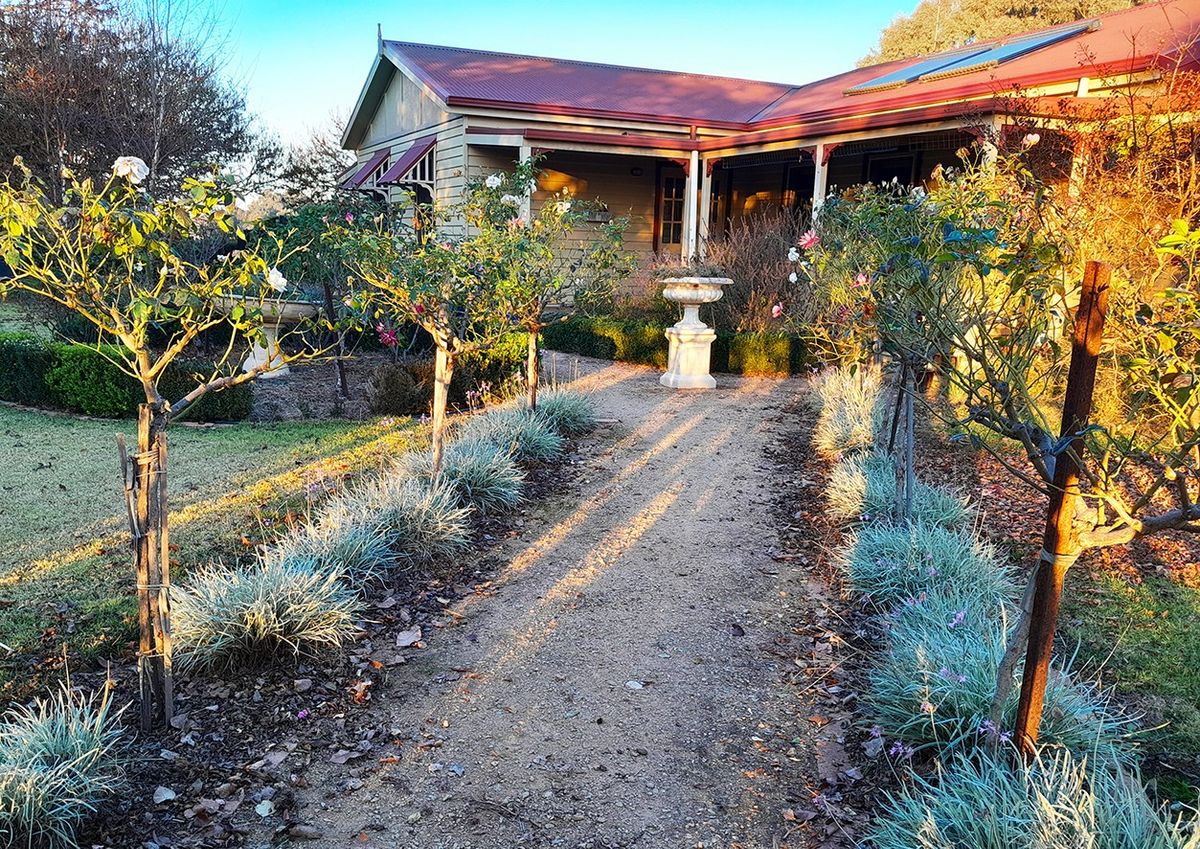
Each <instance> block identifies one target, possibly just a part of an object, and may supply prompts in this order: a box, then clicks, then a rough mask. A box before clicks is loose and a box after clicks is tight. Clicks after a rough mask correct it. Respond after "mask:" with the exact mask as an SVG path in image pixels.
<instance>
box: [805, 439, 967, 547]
mask: <svg viewBox="0 0 1200 849" xmlns="http://www.w3.org/2000/svg"><path fill="white" fill-rule="evenodd" d="M825 494H826V497H827V498H828V499H829V513H830V515H831V516H833V517H834V518H835V519H839V520H841V521H857V520H860V519H862V520H870V519H881V520H890V519H891V518H893V514H894V512H895V501H896V465H895V463H894V462H893V461H892V459H891V458H890V457H888V456H887V455H886V454H881V453H879V452H871V453H869V454H862V455H858V456H853V457H843V458H842V459H841V460H839V461H838V462H837V463H835V464H834V466H833V468H832V469H830V471H829V484H828V486H827V487H826V489H825ZM969 515H970V511H969V509H968V507H967V504H966V502H965V501H964V500H963V499H962V498H961V497H960V496H958V495H955V494H954V493H951V492H947V491H945V490H943V489H940V488H938V487H932V486H929V485H927V484H925V483H924V482H923V481H921V480H920V479H918V480H917V483H916V488H915V489H914V490H913V500H912V516H913V519H915V520H921V521H924V522H925V523H927V524H932V525H942V526H944V527H951V528H952V527H956V526H959V525H961V524H962V523H963V522H965V521H966V519H967V517H968V516H969Z"/></svg>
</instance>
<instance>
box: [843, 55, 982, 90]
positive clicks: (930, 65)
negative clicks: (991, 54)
mask: <svg viewBox="0 0 1200 849" xmlns="http://www.w3.org/2000/svg"><path fill="white" fill-rule="evenodd" d="M990 49H991V48H990V47H988V46H986V45H985V46H983V47H966V48H963V49H961V50H951V51H949V52H947V53H938V54H937V55H936V56H929V57H926V58H925V59H922V60H921V61H920V62H917V63H916V64H913V65H906V66H904V67H903V68H900V69H898V70H895V71H892V72H891V73H890V74H884V75H883V76H882V77H875V78H874V79H870V80H867V81H866V82H862V83H859V84H858V85H856V86H851V87H850V88H848V89H846V92H845V93H846V94H867V93H868V92H872V91H885V90H887V89H889V88H899V87H900V86H902V85H905V84H906V83H911V82H914V81H915V80H917V79H919V78H920V77H921V75H922V74H931V73H934V72H936V71H939V70H941V69H942V68H945V67H946V66H947V65H954V64H957V63H958V62H963V61H967V60H970V59H972V58H973V57H975V56H978V55H980V54H981V53H987V52H988V51H989V50H990Z"/></svg>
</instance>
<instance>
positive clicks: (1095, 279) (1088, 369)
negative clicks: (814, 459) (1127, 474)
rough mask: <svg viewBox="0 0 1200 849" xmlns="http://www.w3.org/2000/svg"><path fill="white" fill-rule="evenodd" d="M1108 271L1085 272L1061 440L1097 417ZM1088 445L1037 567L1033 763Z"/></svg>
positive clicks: (1065, 472)
mask: <svg viewBox="0 0 1200 849" xmlns="http://www.w3.org/2000/svg"><path fill="white" fill-rule="evenodd" d="M1108 278H1109V268H1108V266H1107V265H1106V264H1104V263H1099V262H1094V261H1089V262H1088V264H1087V267H1086V270H1085V271H1084V277H1083V289H1082V291H1081V293H1080V297H1079V309H1078V311H1077V312H1076V314H1075V336H1074V340H1073V344H1072V346H1071V368H1070V371H1069V372H1068V374H1067V389H1066V396H1065V398H1064V399H1063V415H1062V427H1061V428H1060V431H1059V435H1060V437H1066V436H1069V435H1071V434H1078V433H1080V432H1081V431H1082V430H1083V428H1084V427H1086V426H1087V422H1088V418H1089V417H1090V416H1091V412H1092V393H1093V391H1094V389H1095V386H1096V364H1097V361H1098V360H1099V357H1100V343H1101V341H1102V339H1103V337H1104V319H1105V314H1106V312H1107V310H1108ZM1083 451H1084V440H1083V438H1082V437H1079V436H1077V437H1076V438H1075V439H1074V440H1072V442H1071V446H1070V448H1069V449H1068V450H1065V451H1063V452H1062V453H1061V454H1059V455H1058V457H1057V458H1056V461H1055V464H1054V483H1053V486H1052V487H1051V490H1050V506H1049V509H1048V510H1047V513H1046V531H1045V534H1044V536H1043V538H1042V554H1041V558H1040V559H1039V561H1038V568H1037V575H1036V578H1035V586H1034V591H1033V605H1032V608H1031V614H1030V617H1029V646H1028V648H1027V649H1026V652H1025V670H1024V674H1023V675H1022V678H1021V698H1020V701H1019V702H1018V703H1017V721H1016V726H1015V728H1014V730H1013V736H1014V737H1015V738H1016V742H1017V745H1018V747H1019V748H1020V750H1021V753H1022V754H1023V755H1025V756H1026V757H1032V756H1033V755H1034V754H1035V753H1036V751H1037V738H1038V726H1039V725H1040V724H1041V720H1042V707H1043V705H1044V702H1045V699H1046V679H1047V677H1048V674H1049V668H1050V654H1051V652H1052V651H1053V649H1054V632H1055V629H1056V627H1057V624H1058V611H1059V607H1060V605H1061V603H1062V590H1063V581H1064V579H1065V577H1066V572H1067V569H1068V568H1069V567H1070V565H1071V564H1072V563H1074V562H1075V559H1076V558H1077V557H1078V556H1079V550H1080V549H1079V540H1078V537H1077V536H1076V534H1075V528H1074V519H1075V506H1076V502H1077V501H1078V500H1079V462H1080V458H1081V457H1082V456H1083Z"/></svg>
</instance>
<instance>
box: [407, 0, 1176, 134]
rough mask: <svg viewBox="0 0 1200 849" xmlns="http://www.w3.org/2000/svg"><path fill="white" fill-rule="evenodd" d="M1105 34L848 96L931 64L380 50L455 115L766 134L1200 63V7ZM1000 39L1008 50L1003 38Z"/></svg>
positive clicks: (1153, 15) (1152, 15)
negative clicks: (491, 110)
mask: <svg viewBox="0 0 1200 849" xmlns="http://www.w3.org/2000/svg"><path fill="white" fill-rule="evenodd" d="M1100 21H1101V26H1100V28H1099V29H1098V30H1097V31H1095V32H1087V33H1083V34H1081V35H1078V36H1074V37H1072V38H1068V39H1066V40H1064V41H1061V42H1059V43H1056V44H1052V45H1050V46H1047V47H1044V48H1041V49H1039V50H1036V51H1034V52H1032V53H1028V54H1026V55H1023V56H1019V57H1017V58H1015V59H1012V60H1010V61H1007V62H1004V63H1002V64H1000V65H997V66H995V67H991V68H986V69H981V70H977V71H974V72H971V73H968V74H962V75H959V76H951V77H948V78H945V79H940V80H936V81H931V82H915V83H909V84H907V85H904V86H902V87H899V88H893V89H889V90H886V91H877V92H870V93H864V94H857V95H854V96H847V95H846V94H845V92H846V90H847V89H848V88H850V87H851V86H854V85H858V84H860V83H864V82H867V81H869V80H871V79H873V78H875V77H878V76H881V75H883V74H885V73H888V72H889V71H892V70H896V69H898V68H902V67H904V66H905V65H906V64H915V63H916V62H919V61H922V60H923V59H924V58H925V57H914V58H912V59H902V60H898V61H894V62H887V63H883V64H880V65H874V66H871V67H867V68H857V69H855V70H853V71H849V72H847V73H844V74H838V75H837V76H833V77H829V78H827V79H823V80H818V81H817V82H814V83H809V84H807V85H797V86H793V85H785V84H781V83H769V82H760V81H755V80H741V79H734V78H730V77H717V76H707V75H703V74H687V73H682V72H676V71H659V70H652V69H648V68H632V67H624V66H619V65H603V64H597V63H593V62H578V61H572V60H565V59H547V58H541V57H535V56H517V55H513V54H507V53H494V52H489V51H482V50H468V49H465V48H457V47H437V46H431V45H424V44H411V43H407V42H399V41H385V42H383V48H384V55H385V56H388V57H389V58H392V59H393V61H395V62H397V63H398V64H400V65H402V66H403V67H405V68H407V69H408V70H409V71H410V72H411V73H413V74H414V75H415V76H416V77H417V78H418V79H420V80H421V81H422V82H424V83H425V84H426V85H427V86H429V88H430V89H432V90H433V91H434V92H435V93H436V94H437V95H438V97H440V98H441V99H442V100H443V101H445V102H446V103H447V104H448V105H450V106H456V105H457V106H464V107H465V106H491V107H499V108H506V109H511V110H515V111H528V112H542V113H557V114H576V115H581V116H589V115H591V116H597V117H599V116H604V117H619V118H627V119H630V120H639V121H647V122H654V123H672V124H695V125H699V126H703V127H712V128H717V129H733V130H743V131H752V130H765V129H769V128H771V127H776V126H782V125H785V124H795V123H807V122H829V121H834V120H841V119H847V118H851V117H854V116H859V115H865V114H868V113H877V112H880V111H884V110H889V111H890V110H898V109H915V108H918V107H925V106H929V105H933V104H940V103H945V102H947V101H957V100H963V99H968V98H973V97H986V96H988V95H995V94H1001V93H1004V92H1011V91H1013V90H1015V89H1018V88H1026V87H1029V86H1034V85H1039V84H1045V83H1052V82H1065V81H1070V80H1072V79H1077V78H1078V77H1081V76H1088V77H1093V78H1098V77H1101V76H1104V75H1105V74H1113V73H1120V72H1127V71H1131V70H1140V69H1143V68H1146V67H1150V66H1152V65H1155V64H1160V65H1161V64H1163V63H1164V62H1167V61H1171V60H1173V59H1174V58H1177V57H1179V56H1181V55H1183V56H1185V57H1187V58H1188V59H1189V61H1190V63H1191V64H1192V65H1195V64H1197V63H1198V62H1200V56H1198V55H1197V51H1196V47H1195V44H1196V41H1197V39H1198V38H1200V2H1197V0H1165V2H1159V3H1152V4H1148V5H1144V6H1138V7H1134V8H1131V9H1126V10H1122V11H1118V12H1112V13H1109V14H1107V15H1103V16H1100ZM996 41H997V42H1001V41H1003V40H1002V39H997V40H996Z"/></svg>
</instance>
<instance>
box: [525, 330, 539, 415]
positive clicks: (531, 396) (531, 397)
mask: <svg viewBox="0 0 1200 849" xmlns="http://www.w3.org/2000/svg"><path fill="white" fill-rule="evenodd" d="M541 371H542V357H541V352H540V351H539V350H538V328H537V327H531V328H530V329H529V352H528V354H527V355H526V358H525V382H526V384H527V385H526V387H525V392H526V397H527V399H528V401H529V409H530V410H536V409H537V395H538V381H540V380H541V379H542V374H541Z"/></svg>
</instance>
